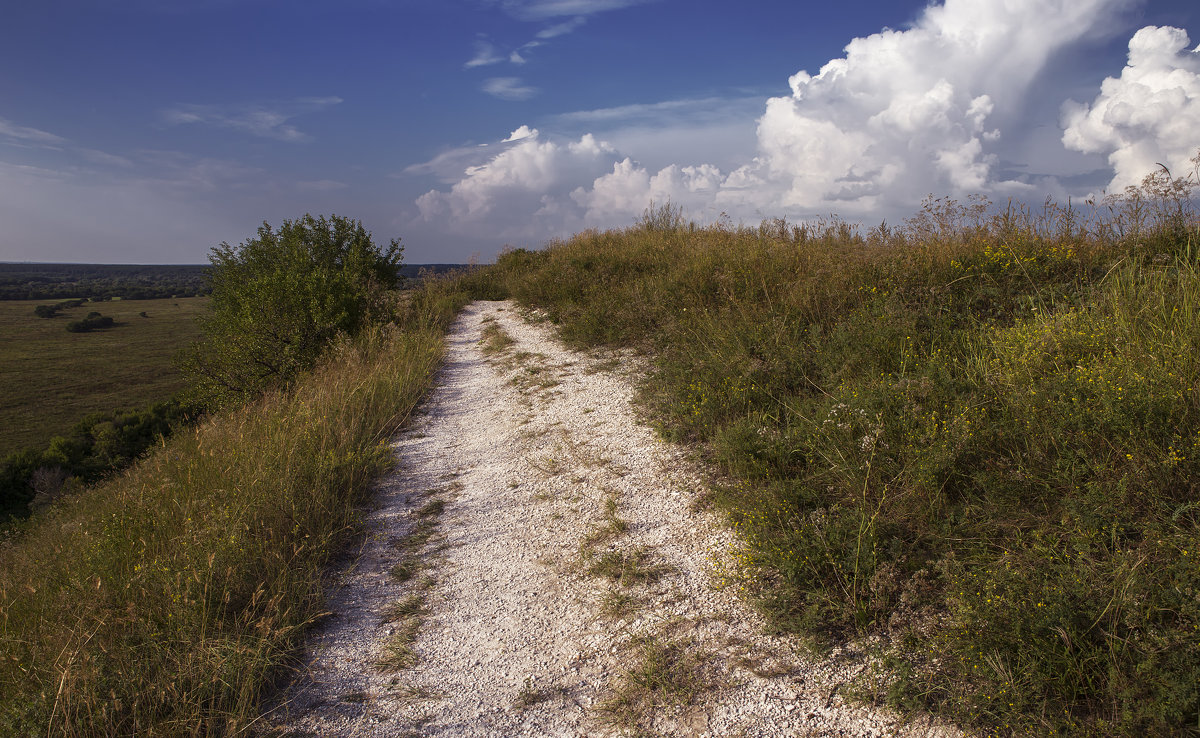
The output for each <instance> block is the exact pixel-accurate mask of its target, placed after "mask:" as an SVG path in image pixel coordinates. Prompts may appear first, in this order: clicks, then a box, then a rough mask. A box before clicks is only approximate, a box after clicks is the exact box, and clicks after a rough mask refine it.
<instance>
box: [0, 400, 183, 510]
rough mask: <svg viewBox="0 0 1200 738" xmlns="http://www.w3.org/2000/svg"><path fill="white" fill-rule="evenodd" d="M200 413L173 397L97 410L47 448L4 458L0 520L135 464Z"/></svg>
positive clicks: (0, 475)
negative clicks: (148, 404) (139, 407)
mask: <svg viewBox="0 0 1200 738" xmlns="http://www.w3.org/2000/svg"><path fill="white" fill-rule="evenodd" d="M198 415H199V411H198V408H197V407H196V406H194V405H188V404H184V403H181V402H178V401H175V400H172V401H169V402H162V403H158V404H156V405H152V406H151V407H149V408H146V409H144V410H134V411H132V412H121V411H118V412H108V413H94V414H92V415H89V416H88V417H86V418H84V419H83V420H81V421H80V422H79V423H77V424H76V425H75V427H74V428H73V429H72V430H71V432H70V433H69V434H68V435H66V436H55V437H54V438H52V439H51V440H50V443H49V445H48V446H47V447H46V448H44V449H25V450H23V451H17V452H15V453H12V454H9V455H8V456H6V457H5V458H4V459H2V460H0V521H2V520H4V519H5V518H6V517H8V516H13V517H24V516H26V515H28V514H29V513H30V512H31V511H32V510H33V509H35V508H38V507H40V506H44V505H48V504H49V503H50V502H51V501H52V500H54V499H55V498H57V497H59V496H61V495H62V494H64V493H66V492H69V491H70V490H72V489H75V488H79V487H82V486H84V485H88V484H92V483H94V482H96V481H99V480H100V479H102V478H103V477H105V476H107V475H109V474H112V473H114V472H117V471H120V470H122V469H124V468H125V467H127V466H129V465H130V464H132V463H133V462H134V461H135V460H137V459H138V458H139V457H140V456H141V455H142V454H143V453H145V452H146V450H147V449H149V448H150V447H151V446H152V445H154V444H155V443H157V442H158V440H159V439H160V438H162V437H164V436H168V435H170V433H171V431H172V430H173V429H174V428H175V427H177V426H180V425H182V424H185V423H189V422H191V421H193V420H194V419H195V418H196V417H197V416H198Z"/></svg>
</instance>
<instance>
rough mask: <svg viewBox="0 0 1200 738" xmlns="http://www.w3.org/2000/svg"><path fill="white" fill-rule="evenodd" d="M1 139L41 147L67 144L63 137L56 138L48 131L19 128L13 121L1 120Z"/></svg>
mask: <svg viewBox="0 0 1200 738" xmlns="http://www.w3.org/2000/svg"><path fill="white" fill-rule="evenodd" d="M0 138H7V139H10V140H15V141H20V142H22V143H27V144H35V145H39V146H55V145H58V144H63V143H66V142H67V140H66V139H65V138H63V137H61V136H56V135H54V134H53V133H49V132H47V131H41V130H38V129H37V128H27V127H26V126H19V125H17V124H16V123H13V122H12V121H9V120H6V119H4V118H0Z"/></svg>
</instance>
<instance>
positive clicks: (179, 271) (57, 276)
mask: <svg viewBox="0 0 1200 738" xmlns="http://www.w3.org/2000/svg"><path fill="white" fill-rule="evenodd" d="M207 271H208V267H207V266H202V265H163V266H146V265H128V264H0V300H62V299H67V298H81V297H83V298H90V299H92V300H95V301H100V300H111V299H113V298H120V299H123V300H154V299H161V298H170V297H197V296H200V295H207V294H208V293H209V291H210V289H209V286H208V281H207V278H206V273H207Z"/></svg>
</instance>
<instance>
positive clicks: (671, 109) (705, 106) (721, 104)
mask: <svg viewBox="0 0 1200 738" xmlns="http://www.w3.org/2000/svg"><path fill="white" fill-rule="evenodd" d="M761 104H762V98H761V97H736V98H727V97H698V98H687V99H681V100H663V101H661V102H656V103H635V104H632V105H619V106H616V107H612V108H596V109H593V110H576V111H573V112H570V113H562V114H560V115H558V116H555V117H556V118H557V119H558V120H561V121H563V122H565V123H591V124H606V123H614V122H620V123H631V122H642V121H662V120H664V119H677V118H689V119H690V118H710V117H714V116H716V117H724V116H728V115H739V116H740V115H742V110H743V109H744V108H746V107H747V106H748V105H755V106H759V105H761Z"/></svg>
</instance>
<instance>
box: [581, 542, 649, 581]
mask: <svg viewBox="0 0 1200 738" xmlns="http://www.w3.org/2000/svg"><path fill="white" fill-rule="evenodd" d="M583 554H584V560H585V561H586V562H587V573H588V574H590V575H592V576H594V577H602V578H604V579H608V580H611V581H612V582H614V583H616V584H618V585H620V586H622V587H629V586H633V585H635V584H649V583H651V582H655V581H658V580H659V579H661V578H662V577H663V576H664V575H665V574H667V573H669V572H670V571H671V569H670V567H669V566H666V565H665V564H652V563H650V554H649V552H648V551H646V550H645V549H644V548H636V549H633V550H631V551H605V552H603V553H600V554H596V553H595V551H592V550H585V551H584V552H583Z"/></svg>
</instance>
